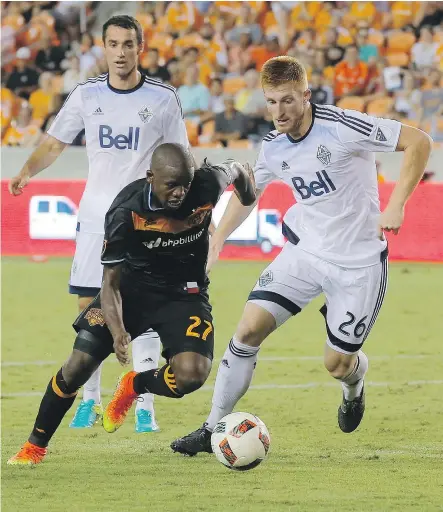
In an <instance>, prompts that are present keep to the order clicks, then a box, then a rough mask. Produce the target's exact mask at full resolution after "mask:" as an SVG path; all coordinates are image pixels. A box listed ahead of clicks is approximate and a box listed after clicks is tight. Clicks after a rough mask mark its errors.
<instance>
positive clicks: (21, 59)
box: [6, 47, 38, 99]
mask: <svg viewBox="0 0 443 512" xmlns="http://www.w3.org/2000/svg"><path fill="white" fill-rule="evenodd" d="M15 56H16V59H17V60H16V66H15V69H14V71H13V72H12V73H11V74H10V75H9V78H8V80H7V82H6V87H7V88H8V89H11V91H12V92H13V93H14V94H16V95H17V96H20V97H22V98H25V99H29V95H30V94H31V93H32V91H35V89H37V84H38V73H37V72H36V71H35V70H34V69H33V68H31V67H30V66H28V61H29V59H30V58H31V51H30V50H29V48H26V47H23V48H20V49H19V50H17V53H16V55H15Z"/></svg>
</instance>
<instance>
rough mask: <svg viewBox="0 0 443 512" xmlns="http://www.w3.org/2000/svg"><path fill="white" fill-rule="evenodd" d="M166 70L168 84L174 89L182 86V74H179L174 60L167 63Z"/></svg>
mask: <svg viewBox="0 0 443 512" xmlns="http://www.w3.org/2000/svg"><path fill="white" fill-rule="evenodd" d="M166 69H167V70H168V73H169V83H170V84H171V85H172V86H173V87H175V88H176V89H178V88H179V87H180V86H182V85H183V74H182V72H181V69H180V66H179V63H178V61H177V60H176V59H171V60H170V61H169V62H168V64H167V66H166Z"/></svg>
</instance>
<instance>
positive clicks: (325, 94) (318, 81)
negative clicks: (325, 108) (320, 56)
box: [309, 70, 334, 105]
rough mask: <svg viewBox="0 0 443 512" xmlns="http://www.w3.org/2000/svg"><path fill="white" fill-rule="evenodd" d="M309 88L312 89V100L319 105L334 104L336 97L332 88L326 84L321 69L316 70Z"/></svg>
mask: <svg viewBox="0 0 443 512" xmlns="http://www.w3.org/2000/svg"><path fill="white" fill-rule="evenodd" d="M309 89H311V102H312V103H316V104H317V105H333V104H334V97H333V94H332V89H331V88H330V87H329V86H327V85H324V83H323V75H322V73H321V71H319V70H314V71H313V72H312V75H311V80H310V83H309Z"/></svg>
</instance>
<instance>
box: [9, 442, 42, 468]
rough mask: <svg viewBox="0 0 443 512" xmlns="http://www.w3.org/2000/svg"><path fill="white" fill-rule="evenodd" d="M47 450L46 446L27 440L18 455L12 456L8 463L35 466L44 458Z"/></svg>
mask: <svg viewBox="0 0 443 512" xmlns="http://www.w3.org/2000/svg"><path fill="white" fill-rule="evenodd" d="M46 452H47V450H46V448H40V446H37V445H35V444H32V443H30V442H29V441H26V443H25V444H24V445H23V446H22V448H21V449H20V451H19V452H18V453H17V455H14V457H11V458H10V459H9V460H8V462H7V464H9V465H10V466H33V465H34V464H39V463H40V462H41V461H42V460H43V457H44V456H45V455H46Z"/></svg>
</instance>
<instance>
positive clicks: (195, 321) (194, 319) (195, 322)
mask: <svg viewBox="0 0 443 512" xmlns="http://www.w3.org/2000/svg"><path fill="white" fill-rule="evenodd" d="M189 320H191V322H192V323H191V324H190V325H189V327H188V328H187V329H186V336H192V337H194V338H201V339H202V340H203V341H206V338H207V337H208V336H209V334H210V333H211V332H212V331H213V330H214V328H213V327H212V324H211V322H209V321H208V320H203V324H204V325H206V328H205V330H204V331H203V333H202V334H201V335H200V334H199V333H198V332H196V331H195V329H197V327H199V326H200V325H201V323H202V320H201V318H200V317H199V316H190V317H189Z"/></svg>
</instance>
